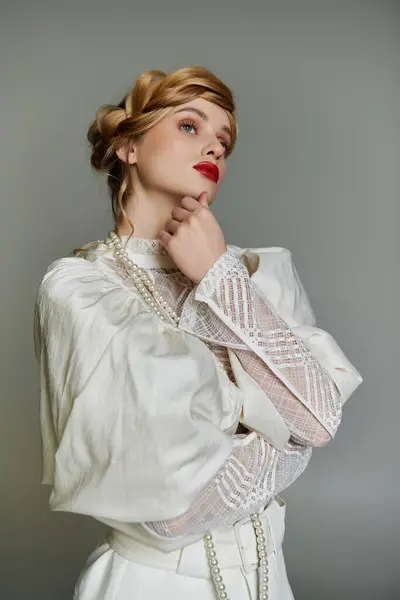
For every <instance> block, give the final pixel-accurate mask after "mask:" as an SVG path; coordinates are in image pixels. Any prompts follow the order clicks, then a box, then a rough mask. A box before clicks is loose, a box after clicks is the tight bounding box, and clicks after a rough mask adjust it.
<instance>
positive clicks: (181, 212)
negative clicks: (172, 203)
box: [171, 206, 191, 223]
mask: <svg viewBox="0 0 400 600" xmlns="http://www.w3.org/2000/svg"><path fill="white" fill-rule="evenodd" d="M190 214H191V211H190V210H186V208H182V207H181V206H177V207H176V208H174V210H173V211H172V212H171V217H172V218H173V219H175V221H180V222H181V223H182V221H185V220H186V219H187V218H188V216H189V215H190Z"/></svg>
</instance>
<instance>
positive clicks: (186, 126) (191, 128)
mask: <svg viewBox="0 0 400 600" xmlns="http://www.w3.org/2000/svg"><path fill="white" fill-rule="evenodd" d="M179 127H180V129H182V131H185V132H186V133H197V127H196V123H194V122H193V121H182V122H181V123H179Z"/></svg>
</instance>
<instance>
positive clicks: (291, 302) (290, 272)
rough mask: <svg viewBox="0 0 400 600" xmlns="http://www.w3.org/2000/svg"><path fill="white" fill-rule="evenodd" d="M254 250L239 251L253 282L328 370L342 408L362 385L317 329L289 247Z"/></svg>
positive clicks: (328, 337)
mask: <svg viewBox="0 0 400 600" xmlns="http://www.w3.org/2000/svg"><path fill="white" fill-rule="evenodd" d="M274 250H275V251H274V252H271V251H270V249H268V248H255V249H247V250H241V251H239V256H241V257H242V260H244V263H245V264H247V265H248V266H249V268H250V271H252V269H254V272H253V273H252V275H251V278H252V280H253V281H254V283H255V284H256V285H257V287H258V288H259V289H260V290H261V291H262V293H263V294H264V296H265V297H266V298H268V300H269V301H270V303H271V304H272V305H273V306H274V307H275V310H276V312H277V313H278V314H279V315H280V316H281V317H282V318H283V319H284V320H285V321H286V323H287V324H288V325H289V327H290V329H291V330H292V332H293V333H294V334H296V335H297V336H298V337H299V338H300V339H301V340H302V341H303V342H304V343H305V344H306V346H307V347H308V348H309V349H310V350H311V352H312V354H313V355H314V356H315V357H316V358H317V360H318V361H319V362H320V364H321V365H322V366H323V367H324V368H325V369H326V370H327V371H328V373H329V374H330V376H331V377H332V379H333V380H334V382H335V385H336V386H337V388H338V390H339V392H340V399H341V404H342V406H343V405H344V404H345V403H346V402H347V400H348V399H349V398H350V396H351V395H352V393H353V392H354V391H355V390H356V389H357V388H358V386H359V385H360V384H361V383H362V382H363V378H362V376H361V374H360V373H359V372H358V370H357V369H356V368H355V366H354V365H353V364H352V363H351V362H350V361H349V359H348V358H347V357H346V355H345V354H344V352H343V350H342V349H341V348H340V346H339V344H338V343H337V341H336V340H335V338H334V337H333V336H332V335H331V334H330V333H329V332H327V331H325V330H323V329H321V328H319V327H317V326H316V319H315V315H314V312H313V310H312V308H311V305H310V301H309V298H308V295H307V293H306V291H305V289H304V286H303V284H302V282H301V280H300V277H299V275H298V272H297V269H296V267H295V264H294V262H293V257H292V253H291V252H290V250H288V249H287V248H274Z"/></svg>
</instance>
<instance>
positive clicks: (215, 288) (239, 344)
mask: <svg viewBox="0 0 400 600" xmlns="http://www.w3.org/2000/svg"><path fill="white" fill-rule="evenodd" d="M180 327H181V329H182V330H184V331H188V332H191V333H193V334H195V335H198V336H199V337H201V338H202V339H206V340H207V341H209V342H213V343H215V344H220V345H224V346H226V347H227V348H228V351H229V355H230V358H231V364H232V368H233V371H234V374H235V377H236V381H237V383H238V385H239V386H240V387H241V388H242V390H243V391H244V394H245V400H244V407H243V418H242V422H243V423H245V424H246V425H247V426H248V427H250V428H251V429H254V430H256V431H258V432H259V433H260V434H261V435H264V437H265V439H267V440H268V441H270V442H271V443H272V444H274V445H275V446H276V447H277V448H280V449H281V448H282V447H283V446H284V444H285V443H286V442H287V440H288V437H289V435H290V434H291V435H292V436H293V437H294V438H295V439H297V440H299V441H300V443H305V444H306V445H308V444H310V445H324V444H325V443H326V442H327V441H329V439H331V438H332V437H333V436H334V434H335V432H336V430H337V427H338V426H339V423H340V420H341V412H342V406H343V404H344V402H345V401H346V400H347V398H348V397H349V396H350V395H351V393H352V392H353V391H354V389H355V388H356V387H357V386H358V385H359V384H360V383H361V381H362V379H361V376H360V374H359V373H358V372H357V370H356V369H355V368H354V367H353V365H352V364H351V363H350V362H349V361H348V359H347V358H346V357H345V355H344V354H343V352H342V350H341V349H340V348H339V346H338V344H337V343H336V341H335V340H334V338H333V337H332V336H331V335H330V334H329V333H328V332H326V331H324V330H322V329H319V328H317V327H316V325H315V317H314V313H313V311H312V309H311V306H310V303H309V300H308V297H307V294H306V292H305V290H304V287H303V285H302V283H301V281H300V279H299V277H298V274H297V271H296V269H295V266H294V264H293V260H292V256H291V253H290V252H289V251H288V250H286V249H285V248H255V249H243V250H241V249H240V248H237V247H233V246H230V247H229V249H228V251H227V252H226V253H225V254H223V255H222V256H221V257H220V259H219V260H218V261H216V263H215V264H214V266H213V267H212V268H211V269H210V270H209V271H208V273H206V275H205V276H204V277H203V279H202V280H201V281H200V283H199V284H198V285H197V286H196V288H194V290H193V291H192V292H191V294H190V295H189V296H188V298H187V300H186V302H185V306H184V309H183V311H182V315H181V321H180ZM235 355H236V356H235ZM238 359H239V360H238ZM285 426H286V431H285ZM289 432H290V433H289Z"/></svg>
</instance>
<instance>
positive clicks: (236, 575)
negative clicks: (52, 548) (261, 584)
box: [74, 498, 294, 600]
mask: <svg viewBox="0 0 400 600" xmlns="http://www.w3.org/2000/svg"><path fill="white" fill-rule="evenodd" d="M260 519H261V521H262V524H263V528H264V532H265V533H266V538H267V551H268V568H269V593H268V598H269V600H294V599H293V594H292V591H291V588H290V585H289V582H288V579H287V575H286V568H285V562H284V558H283V553H282V540H283V534H284V528H285V504H284V502H283V501H282V500H281V499H280V498H277V499H276V500H274V501H273V502H272V503H271V504H270V505H269V506H268V508H267V509H266V510H265V511H264V512H263V513H262V514H261V516H260ZM211 533H212V535H213V540H214V543H215V550H216V552H217V558H218V561H219V566H220V568H221V575H222V577H223V582H224V584H225V586H226V590H225V591H226V593H227V596H228V599H229V600H257V599H258V557H257V547H256V538H255V534H254V530H253V525H252V523H251V521H250V519H249V518H246V519H243V520H241V521H239V522H238V523H235V525H234V526H233V527H231V528H229V529H226V530H216V531H212V532H211ZM157 598H162V599H163V600H187V599H188V598H190V600H218V594H217V592H216V589H215V587H214V584H213V582H212V580H211V579H210V570H209V566H208V562H207V557H206V552H205V548H204V542H203V540H200V541H198V542H196V543H194V544H191V545H189V546H185V547H184V548H181V549H180V550H176V551H173V552H168V553H166V552H163V551H161V550H156V549H155V548H152V547H150V546H147V545H144V544H143V543H140V542H138V541H136V540H134V539H132V538H131V537H129V538H128V536H125V535H124V534H121V533H120V532H116V531H112V532H111V534H110V535H109V536H108V539H107V541H106V542H105V543H104V544H102V545H101V546H99V547H98V548H96V550H95V551H94V552H93V553H92V554H91V556H90V557H89V559H88V561H87V563H86V566H85V568H84V569H83V571H82V573H81V576H80V578H79V581H78V583H77V585H76V587H75V594H74V600H153V599H154V600H156V599H157Z"/></svg>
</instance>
